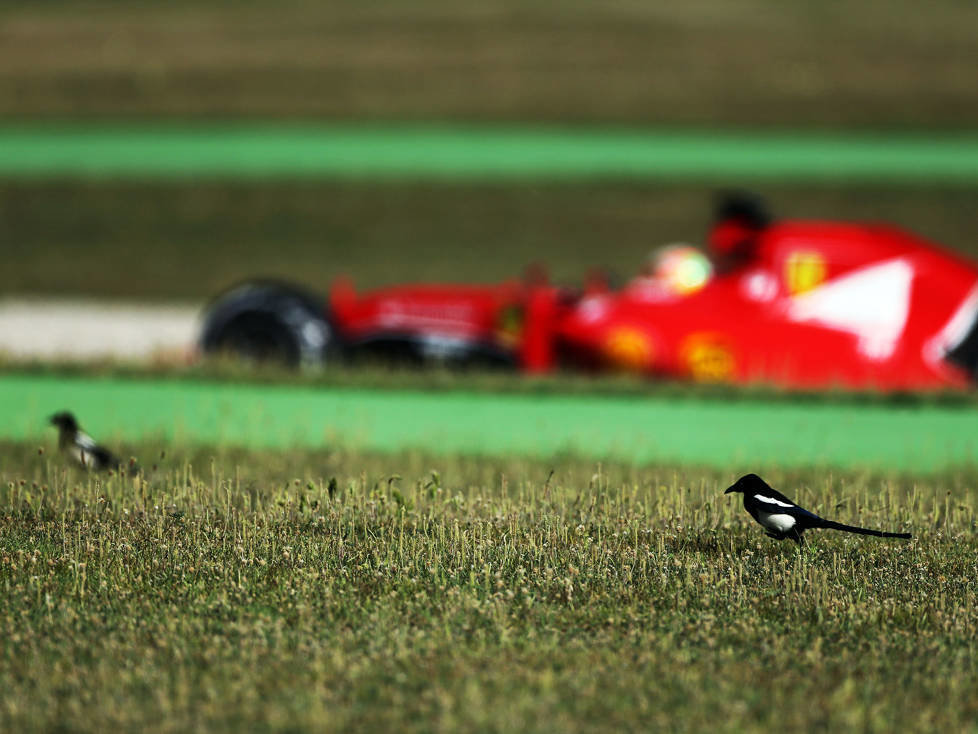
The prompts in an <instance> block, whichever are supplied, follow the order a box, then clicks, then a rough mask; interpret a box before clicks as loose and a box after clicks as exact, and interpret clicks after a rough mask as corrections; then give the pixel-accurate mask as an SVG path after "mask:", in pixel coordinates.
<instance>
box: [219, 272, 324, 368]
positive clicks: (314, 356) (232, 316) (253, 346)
mask: <svg viewBox="0 0 978 734" xmlns="http://www.w3.org/2000/svg"><path fill="white" fill-rule="evenodd" d="M323 303H324V301H323V300H322V299H319V298H316V297H315V296H313V295H312V294H310V293H308V292H306V291H304V290H302V289H299V288H296V287H294V286H290V285H285V284H281V283H270V282H254V283H244V284H242V285H239V286H236V287H234V288H231V289H230V290H229V291H227V292H225V293H223V294H222V295H220V296H218V297H217V298H216V299H215V300H214V301H213V302H212V303H211V304H210V305H209V306H208V307H207V309H206V311H205V313H204V318H203V329H202V330H201V337H200V348H201V351H203V352H204V353H205V354H216V353H220V354H230V355H234V356H236V357H239V358H242V359H245V360H247V361H250V362H262V363H266V362H274V363H279V364H285V365H288V366H290V367H316V366H320V365H322V364H323V363H325V362H326V361H327V359H328V356H329V355H330V354H331V353H332V352H333V351H334V350H335V349H336V347H337V339H336V334H335V331H334V330H333V327H332V325H331V324H330V323H329V319H328V318H327V316H326V313H325V308H324V305H323Z"/></svg>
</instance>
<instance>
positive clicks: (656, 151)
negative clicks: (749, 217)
mask: <svg viewBox="0 0 978 734" xmlns="http://www.w3.org/2000/svg"><path fill="white" fill-rule="evenodd" d="M0 175H2V176H25V177H51V176H93V177H121V178H125V177H160V178H183V177H193V176H218V177H238V178H241V177H286V176H288V177H321V178H338V179H346V178H394V179H398V178H411V177H421V178H435V179H439V178H446V179H458V178H477V179H490V180H492V179H558V180H560V179H578V178H602V177H604V178H609V177H612V178H640V179H668V180H670V181H674V180H684V179H685V180H722V181H729V180H731V179H736V180H737V181H741V180H745V179H748V180H758V179H762V180H784V181H791V180H804V181H811V180H815V181H818V180H826V181H836V182H838V181H848V182H859V181H885V182H894V181H901V180H903V181H912V182H921V181H925V182H944V183H967V184H972V183H974V182H976V181H978V134H959V135H943V136H941V135H936V134H935V135H932V136H927V135H871V134H859V135H856V134H851V135H830V134H814V133H812V134H804V133H784V132H782V133H747V132H722V131H717V132H709V131H702V132H681V131H672V130H650V131H639V130H620V129H618V130H613V129H595V130H580V129H578V130H574V129H559V128H554V129H550V128H517V127H478V126H475V127H435V126H417V125H414V126H411V125H386V126H378V125H355V126H354V125H321V126H287V125H281V126H272V125H251V126H244V125H218V124H215V125H210V126H203V125H198V126H165V125H158V124H157V125H141V126H139V125H130V126H121V125H101V126H96V125H72V126H64V127H51V126H43V125H42V126H19V127H17V126H8V127H4V128H0Z"/></svg>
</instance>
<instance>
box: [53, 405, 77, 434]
mask: <svg viewBox="0 0 978 734" xmlns="http://www.w3.org/2000/svg"><path fill="white" fill-rule="evenodd" d="M51 425H52V426H57V427H58V429H59V430H61V431H77V430H78V421H76V420H75V416H73V415H72V414H71V413H69V412H68V411H67V410H63V411H61V412H60V413H55V414H54V415H52V416H51Z"/></svg>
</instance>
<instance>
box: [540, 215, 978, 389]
mask: <svg viewBox="0 0 978 734" xmlns="http://www.w3.org/2000/svg"><path fill="white" fill-rule="evenodd" d="M656 286H657V284H656V283H655V282H654V281H653V282H651V283H643V282H635V283H633V284H631V285H630V287H627V288H625V289H624V290H623V291H622V292H621V293H617V294H613V295H601V296H595V297H591V298H584V299H583V300H582V301H581V302H580V303H579V304H578V305H577V306H576V307H575V308H574V309H573V310H572V312H571V313H569V314H567V316H566V317H565V318H563V319H562V320H561V322H560V325H559V333H558V335H557V339H558V341H560V342H563V343H566V344H567V345H570V346H572V347H573V351H574V352H575V353H576V354H580V355H586V354H602V355H604V358H605V361H606V363H609V364H615V363H618V364H621V365H623V366H628V367H631V368H633V369H640V370H643V371H646V372H648V373H650V374H654V375H667V376H674V377H680V378H692V379H700V380H730V381H735V382H766V383H773V384H779V385H787V386H792V387H802V388H813V387H815V388H821V387H859V388H880V389H909V388H935V387H948V386H959V387H963V386H965V385H967V384H969V382H970V380H971V378H972V376H973V371H974V367H975V365H974V363H973V359H970V360H969V357H968V356H967V354H966V353H967V352H968V349H969V344H968V343H967V342H968V337H969V334H970V335H971V339H972V340H974V326H975V319H976V316H978V270H976V268H975V266H974V265H972V264H971V263H968V262H966V261H965V260H963V259H961V258H959V257H957V256H955V255H953V254H951V253H949V252H945V251H943V250H941V249H939V248H937V247H935V246H933V245H931V244H930V243H928V242H925V241H923V240H921V239H919V238H916V237H913V236H911V235H909V234H906V233H904V232H901V231H899V230H895V229H892V228H888V227H875V226H860V225H852V224H838V223H826V222H784V223H778V224H774V225H771V226H770V227H767V228H765V229H764V231H763V232H761V233H760V235H759V238H758V241H757V252H756V256H755V257H754V258H753V259H752V260H751V261H750V262H749V263H746V264H744V265H743V266H742V267H738V268H736V269H735V270H733V271H732V272H728V273H723V274H719V275H717V276H715V277H713V278H712V279H711V280H710V281H709V282H708V283H707V284H706V285H704V286H703V287H702V288H701V289H699V290H697V291H695V292H693V293H677V292H675V291H671V290H669V289H666V288H662V287H656ZM971 348H972V349H973V347H971ZM956 349H957V351H955V350H956Z"/></svg>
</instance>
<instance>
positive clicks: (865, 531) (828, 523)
mask: <svg viewBox="0 0 978 734" xmlns="http://www.w3.org/2000/svg"><path fill="white" fill-rule="evenodd" d="M819 527H823V528H828V529H829V530H844V531H845V532H847V533H859V535H874V536H876V537H877V538H911V537H913V536H912V535H910V533H884V532H883V531H882V530H870V529H869V528H857V527H856V526H855V525H843V524H842V523H841V522H833V521H832V520H822V524H821V525H820V526H819Z"/></svg>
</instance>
